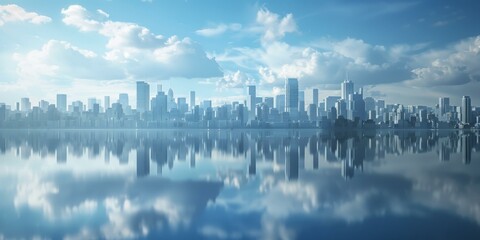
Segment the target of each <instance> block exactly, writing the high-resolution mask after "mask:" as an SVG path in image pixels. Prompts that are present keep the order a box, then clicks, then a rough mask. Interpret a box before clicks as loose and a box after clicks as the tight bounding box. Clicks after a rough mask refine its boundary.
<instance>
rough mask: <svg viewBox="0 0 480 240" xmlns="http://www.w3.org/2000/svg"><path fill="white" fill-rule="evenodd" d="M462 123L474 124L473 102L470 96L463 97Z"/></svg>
mask: <svg viewBox="0 0 480 240" xmlns="http://www.w3.org/2000/svg"><path fill="white" fill-rule="evenodd" d="M461 122H462V123H463V124H470V123H471V122H472V100H471V99H470V97H469V96H463V97H462V114H461Z"/></svg>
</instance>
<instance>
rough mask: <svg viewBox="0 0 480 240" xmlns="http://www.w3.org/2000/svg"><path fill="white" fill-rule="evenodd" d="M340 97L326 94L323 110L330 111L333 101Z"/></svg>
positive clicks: (333, 105)
mask: <svg viewBox="0 0 480 240" xmlns="http://www.w3.org/2000/svg"><path fill="white" fill-rule="evenodd" d="M339 99H340V97H338V96H328V97H326V98H325V112H328V111H330V109H331V108H332V107H335V103H336V102H337V101H338V100H339Z"/></svg>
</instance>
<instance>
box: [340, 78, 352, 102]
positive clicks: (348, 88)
mask: <svg viewBox="0 0 480 240" xmlns="http://www.w3.org/2000/svg"><path fill="white" fill-rule="evenodd" d="M341 87H342V99H343V100H345V101H348V96H350V94H353V82H352V81H350V80H348V79H346V80H345V81H343V82H342V85H341Z"/></svg>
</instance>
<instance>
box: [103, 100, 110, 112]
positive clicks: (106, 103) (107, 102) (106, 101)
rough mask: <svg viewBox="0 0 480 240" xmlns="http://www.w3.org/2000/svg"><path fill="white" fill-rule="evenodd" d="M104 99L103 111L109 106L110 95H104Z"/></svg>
mask: <svg viewBox="0 0 480 240" xmlns="http://www.w3.org/2000/svg"><path fill="white" fill-rule="evenodd" d="M104 99H105V100H104V101H105V103H104V104H105V111H107V109H109V108H110V96H105V98H104Z"/></svg>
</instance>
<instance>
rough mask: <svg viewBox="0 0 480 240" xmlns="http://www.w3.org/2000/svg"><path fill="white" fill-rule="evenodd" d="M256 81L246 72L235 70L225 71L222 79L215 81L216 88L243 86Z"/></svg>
mask: <svg viewBox="0 0 480 240" xmlns="http://www.w3.org/2000/svg"><path fill="white" fill-rule="evenodd" d="M255 83H256V81H255V80H254V79H253V78H252V77H250V76H249V75H248V74H246V73H244V72H241V71H236V72H233V73H226V74H225V76H223V78H222V79H220V80H218V81H217V88H219V89H226V88H244V87H246V86H247V85H251V84H255Z"/></svg>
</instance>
